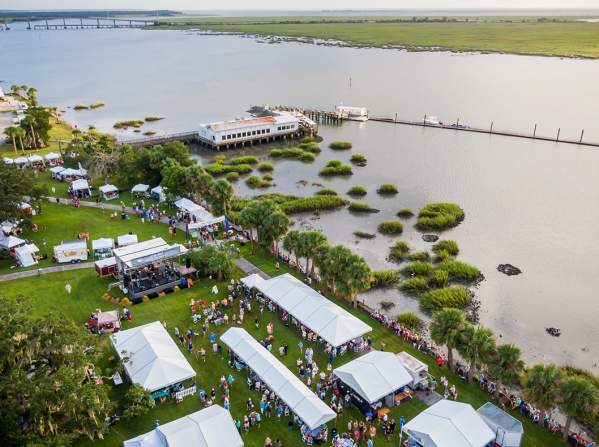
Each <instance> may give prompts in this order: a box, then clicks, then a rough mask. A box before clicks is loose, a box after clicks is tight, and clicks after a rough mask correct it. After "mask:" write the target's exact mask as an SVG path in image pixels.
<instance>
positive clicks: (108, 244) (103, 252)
mask: <svg viewBox="0 0 599 447" xmlns="http://www.w3.org/2000/svg"><path fill="white" fill-rule="evenodd" d="M113 248H114V240H113V239H111V238H108V237H103V238H100V239H96V240H94V241H92V256H93V257H94V259H103V258H109V257H111V256H112V249H113Z"/></svg>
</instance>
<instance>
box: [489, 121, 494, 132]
mask: <svg viewBox="0 0 599 447" xmlns="http://www.w3.org/2000/svg"><path fill="white" fill-rule="evenodd" d="M489 133H493V121H491V128H490V129H489Z"/></svg>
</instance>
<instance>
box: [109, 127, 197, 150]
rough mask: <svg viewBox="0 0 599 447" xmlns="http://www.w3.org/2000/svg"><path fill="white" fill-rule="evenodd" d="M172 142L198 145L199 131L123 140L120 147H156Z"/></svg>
mask: <svg viewBox="0 0 599 447" xmlns="http://www.w3.org/2000/svg"><path fill="white" fill-rule="evenodd" d="M171 141H184V142H186V143H197V142H198V141H199V138H198V131H197V130H193V131H190V132H179V133H171V134H166V135H154V136H151V137H143V138H134V139H130V140H121V141H119V142H118V144H119V145H124V144H127V145H129V146H133V147H143V146H154V145H157V144H164V143H170V142H171Z"/></svg>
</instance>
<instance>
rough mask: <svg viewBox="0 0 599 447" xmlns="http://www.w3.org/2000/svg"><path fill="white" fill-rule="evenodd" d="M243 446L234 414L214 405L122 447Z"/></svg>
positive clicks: (159, 427) (130, 440)
mask: <svg viewBox="0 0 599 447" xmlns="http://www.w3.org/2000/svg"><path fill="white" fill-rule="evenodd" d="M191 446H193V447H243V440H242V439H241V436H239V432H238V431H237V428H236V427H235V422H233V418H232V417H231V414H230V413H229V412H228V411H227V410H225V409H224V408H222V407H220V406H218V405H212V406H210V407H208V408H205V409H203V410H200V411H196V412H195V413H191V414H188V415H187V416H183V417H182V418H179V419H175V420H174V421H172V422H169V423H167V424H164V425H160V426H158V427H156V428H155V429H154V430H152V431H151V432H148V433H145V434H143V435H140V436H137V437H136V438H133V439H129V440H128V441H125V442H124V443H123V447H191Z"/></svg>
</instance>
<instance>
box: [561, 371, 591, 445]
mask: <svg viewBox="0 0 599 447" xmlns="http://www.w3.org/2000/svg"><path fill="white" fill-rule="evenodd" d="M559 394H560V396H561V399H560V401H559V407H560V408H561V410H562V411H563V412H564V413H565V414H566V425H565V426H564V432H563V437H564V439H567V438H568V435H569V434H570V426H571V425H572V420H573V419H574V418H582V417H584V416H586V415H588V414H589V413H590V412H591V411H592V410H593V407H594V406H595V405H596V404H597V388H595V386H594V385H593V384H592V383H591V382H590V381H589V380H588V379H586V378H584V377H580V376H573V377H568V378H566V379H564V380H562V381H561V382H560V385H559Z"/></svg>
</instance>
